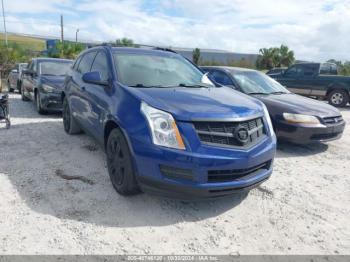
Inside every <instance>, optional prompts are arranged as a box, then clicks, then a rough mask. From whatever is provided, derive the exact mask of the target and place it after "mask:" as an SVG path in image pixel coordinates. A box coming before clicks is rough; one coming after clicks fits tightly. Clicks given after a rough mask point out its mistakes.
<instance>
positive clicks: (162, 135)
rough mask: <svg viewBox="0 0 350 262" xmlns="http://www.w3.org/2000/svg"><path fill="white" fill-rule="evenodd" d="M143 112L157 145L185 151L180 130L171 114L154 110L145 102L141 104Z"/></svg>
mask: <svg viewBox="0 0 350 262" xmlns="http://www.w3.org/2000/svg"><path fill="white" fill-rule="evenodd" d="M141 112H142V113H143V114H144V115H145V117H146V119H147V121H148V125H149V127H150V129H151V134H152V140H153V143H154V144H155V145H159V146H165V147H170V148H176V149H181V150H185V145H184V142H183V141H182V137H181V135H180V132H179V129H178V128H177V125H176V122H175V120H174V118H173V116H172V115H171V114H169V113H167V112H164V111H161V110H159V109H156V108H153V107H151V106H149V105H147V104H146V103H145V102H142V103H141Z"/></svg>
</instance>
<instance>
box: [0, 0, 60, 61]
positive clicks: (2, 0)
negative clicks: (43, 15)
mask: <svg viewBox="0 0 350 262" xmlns="http://www.w3.org/2000/svg"><path fill="white" fill-rule="evenodd" d="M2 1H3V0H2ZM61 44H62V50H61V54H62V55H63V49H64V38H63V15H61Z"/></svg>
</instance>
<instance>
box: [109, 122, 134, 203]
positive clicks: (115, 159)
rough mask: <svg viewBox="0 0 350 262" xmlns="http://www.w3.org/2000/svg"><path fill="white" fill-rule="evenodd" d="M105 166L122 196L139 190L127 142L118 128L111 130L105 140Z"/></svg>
mask: <svg viewBox="0 0 350 262" xmlns="http://www.w3.org/2000/svg"><path fill="white" fill-rule="evenodd" d="M107 167H108V173H109V176H110V178H111V181H112V184H113V187H114V188H115V190H116V191H117V192H118V193H119V194H121V195H124V196H128V195H135V194H137V193H139V192H140V189H139V187H138V185H137V182H136V179H135V171H134V167H133V163H132V159H131V153H130V149H129V146H128V143H127V141H126V139H125V137H124V135H123V133H122V132H121V131H120V129H119V128H115V129H113V130H112V131H111V133H110V134H109V137H108V141H107Z"/></svg>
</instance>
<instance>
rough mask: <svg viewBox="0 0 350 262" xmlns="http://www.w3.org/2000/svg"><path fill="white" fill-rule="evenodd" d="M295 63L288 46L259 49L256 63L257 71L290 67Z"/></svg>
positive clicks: (292, 53)
mask: <svg viewBox="0 0 350 262" xmlns="http://www.w3.org/2000/svg"><path fill="white" fill-rule="evenodd" d="M294 61H295V58H294V52H293V51H292V50H290V49H289V48H288V46H285V45H281V46H280V47H270V48H261V49H260V50H259V56H258V59H257V62H256V66H257V68H259V69H272V68H274V67H281V66H287V67H288V66H290V65H291V64H293V63H294Z"/></svg>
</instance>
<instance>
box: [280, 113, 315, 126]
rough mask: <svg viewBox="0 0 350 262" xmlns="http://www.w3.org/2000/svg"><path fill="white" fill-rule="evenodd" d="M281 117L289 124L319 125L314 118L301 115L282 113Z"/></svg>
mask: <svg viewBox="0 0 350 262" xmlns="http://www.w3.org/2000/svg"><path fill="white" fill-rule="evenodd" d="M283 117H284V119H285V120H286V121H288V122H290V123H300V124H316V125H317V124H321V123H320V120H318V118H317V117H315V116H310V115H301V114H291V113H283Z"/></svg>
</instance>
